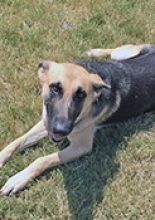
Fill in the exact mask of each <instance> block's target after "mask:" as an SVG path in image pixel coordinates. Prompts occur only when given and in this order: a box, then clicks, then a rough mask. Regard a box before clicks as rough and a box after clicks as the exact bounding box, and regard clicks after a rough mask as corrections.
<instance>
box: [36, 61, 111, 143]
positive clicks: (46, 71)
mask: <svg viewBox="0 0 155 220" xmlns="http://www.w3.org/2000/svg"><path fill="white" fill-rule="evenodd" d="M38 74H39V78H40V81H41V84H42V96H43V102H44V117H43V118H44V123H45V125H46V127H47V130H48V133H49V138H50V140H52V141H54V142H60V141H62V140H63V139H64V137H66V136H68V135H69V134H70V133H71V132H72V130H73V128H74V127H76V125H77V124H79V123H80V122H81V121H82V120H83V119H85V118H86V117H88V116H89V115H91V111H92V105H93V103H94V102H95V100H96V98H97V97H98V96H99V92H100V88H102V87H108V86H107V85H106V84H105V83H104V82H103V80H101V78H100V77H99V76H98V75H96V74H90V73H88V72H87V71H86V70H85V69H84V68H83V67H81V66H79V65H76V64H71V63H62V64H58V63H55V62H51V61H43V62H41V63H40V64H39V70H38Z"/></svg>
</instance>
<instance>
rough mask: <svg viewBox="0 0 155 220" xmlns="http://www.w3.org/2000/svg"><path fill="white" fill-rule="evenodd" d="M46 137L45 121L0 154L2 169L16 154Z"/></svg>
mask: <svg viewBox="0 0 155 220" xmlns="http://www.w3.org/2000/svg"><path fill="white" fill-rule="evenodd" d="M46 135H47V130H46V128H45V126H44V123H43V120H41V121H40V122H38V123H37V124H36V125H35V126H34V127H33V128H32V129H31V130H30V131H28V132H27V133H26V134H25V135H23V136H21V137H19V138H17V139H16V140H15V141H13V142H12V143H11V144H9V145H8V146H7V147H5V148H4V149H3V150H2V151H1V152H0V167H2V166H3V164H4V163H5V161H6V160H8V159H9V158H10V157H11V156H12V154H13V153H14V152H16V151H19V150H23V149H24V148H26V147H28V146H31V145H33V144H34V143H36V142H37V141H39V140H40V139H42V138H43V137H45V136H46Z"/></svg>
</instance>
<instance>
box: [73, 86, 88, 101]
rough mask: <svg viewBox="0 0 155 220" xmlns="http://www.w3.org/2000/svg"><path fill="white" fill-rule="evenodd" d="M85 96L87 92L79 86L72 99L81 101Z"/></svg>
mask: <svg viewBox="0 0 155 220" xmlns="http://www.w3.org/2000/svg"><path fill="white" fill-rule="evenodd" d="M86 96H87V93H86V92H85V91H84V90H82V88H79V89H78V90H77V91H76V93H75V94H74V96H73V100H74V101H76V100H78V101H81V100H83V99H85V98H86Z"/></svg>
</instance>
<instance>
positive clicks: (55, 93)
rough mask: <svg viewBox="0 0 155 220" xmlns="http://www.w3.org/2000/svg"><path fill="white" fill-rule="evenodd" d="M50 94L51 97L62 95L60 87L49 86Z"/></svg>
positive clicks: (57, 85) (55, 85) (58, 85)
mask: <svg viewBox="0 0 155 220" xmlns="http://www.w3.org/2000/svg"><path fill="white" fill-rule="evenodd" d="M50 94H51V96H52V97H56V96H60V95H62V94H63V90H62V87H61V86H60V84H59V83H57V84H51V85H50Z"/></svg>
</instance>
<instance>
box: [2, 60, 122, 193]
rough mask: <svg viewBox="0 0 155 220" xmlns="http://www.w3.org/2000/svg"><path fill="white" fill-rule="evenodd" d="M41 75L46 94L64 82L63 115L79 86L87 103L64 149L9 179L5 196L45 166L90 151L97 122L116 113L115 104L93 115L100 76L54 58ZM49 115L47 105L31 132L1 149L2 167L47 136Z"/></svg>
mask: <svg viewBox="0 0 155 220" xmlns="http://www.w3.org/2000/svg"><path fill="white" fill-rule="evenodd" d="M38 76H39V79H40V82H41V85H42V96H43V97H46V96H48V95H49V85H50V84H51V83H53V82H57V81H60V82H61V83H62V85H63V90H64V96H63V102H64V103H65V105H66V107H64V109H62V110H61V109H60V111H63V114H65V112H66V109H67V105H69V103H70V101H71V97H72V95H73V93H74V92H75V91H76V89H77V88H78V86H82V87H83V88H84V89H85V91H86V92H87V94H88V95H87V97H86V100H85V105H84V107H83V109H82V112H81V114H80V115H79V117H78V118H77V120H76V122H75V127H74V129H73V131H72V132H71V133H70V134H69V136H68V139H69V140H70V145H69V146H68V147H67V148H66V149H64V150H62V151H59V152H56V153H53V154H51V155H48V156H44V157H40V158H38V159H37V160H35V161H34V162H33V163H32V164H30V165H29V166H28V167H27V168H25V169H24V170H22V171H21V172H19V173H17V174H16V175H15V176H13V177H11V178H9V180H8V181H7V182H6V184H5V185H4V186H3V187H2V189H1V194H2V195H12V194H14V193H16V192H18V191H19V190H21V189H23V188H24V187H25V186H26V184H27V183H28V182H29V181H30V180H32V179H34V178H35V177H36V176H38V175H39V174H41V173H42V172H43V171H44V170H45V169H48V168H51V167H54V166H57V165H58V164H63V163H66V162H69V161H71V160H73V159H75V158H78V157H79V156H82V155H84V154H86V153H88V152H90V151H91V150H92V145H93V129H94V127H95V126H96V123H97V122H98V121H99V120H101V118H102V120H104V119H106V117H107V116H108V115H110V114H111V113H112V111H113V109H115V106H113V109H111V108H110V107H109V106H106V107H105V109H103V111H102V112H101V113H100V114H99V116H98V117H97V118H94V119H92V117H91V115H90V111H91V106H92V102H93V101H94V100H95V99H96V97H97V95H99V94H96V93H95V92H94V90H93V86H92V85H93V84H94V83H95V84H97V85H103V84H105V82H103V80H101V78H100V77H99V76H98V75H96V74H90V73H88V72H87V71H86V70H85V69H84V68H83V67H80V66H78V65H76V64H70V63H62V64H58V63H55V62H51V61H44V65H43V66H42V67H41V68H40V69H39V71H38ZM105 85H106V84H105ZM106 86H108V85H106ZM119 98H120V97H119V94H118V97H117V100H118V101H117V103H116V105H117V106H118V105H119V104H120V100H119ZM65 105H64V106H65ZM65 108H66V109H65ZM46 114H47V113H46V108H45V106H44V104H43V115H42V120H41V121H40V122H39V123H38V124H36V125H35V126H34V127H33V128H32V129H31V130H30V131H29V132H27V133H26V134H25V135H23V136H22V137H20V138H18V139H16V140H15V141H14V142H12V143H11V144H10V145H8V146H7V147H6V148H4V149H3V150H2V151H1V152H0V166H1V167H2V166H3V164H4V163H5V161H6V160H8V159H9V158H10V157H11V156H12V154H13V153H14V152H16V151H19V150H23V149H24V148H26V147H29V146H32V145H33V144H34V143H36V142H37V141H39V140H40V139H41V138H43V137H45V136H47V134H48V131H47V129H48V123H47V117H46Z"/></svg>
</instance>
